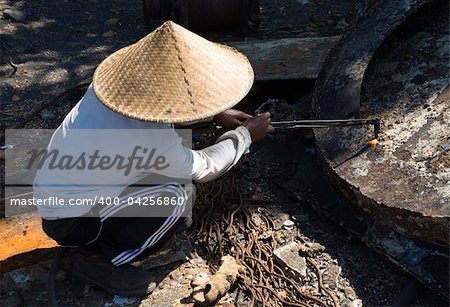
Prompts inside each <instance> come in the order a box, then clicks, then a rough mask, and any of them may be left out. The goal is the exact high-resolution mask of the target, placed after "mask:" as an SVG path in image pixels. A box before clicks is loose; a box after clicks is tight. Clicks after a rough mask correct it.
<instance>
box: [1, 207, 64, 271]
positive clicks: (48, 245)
mask: <svg viewBox="0 0 450 307" xmlns="http://www.w3.org/2000/svg"><path fill="white" fill-rule="evenodd" d="M57 246H58V244H57V243H56V242H55V241H53V240H52V239H50V238H49V237H48V236H47V235H46V234H45V233H44V232H43V231H42V227H41V218H40V217H39V215H38V214H37V213H33V214H25V215H20V216H14V217H8V218H4V219H0V270H1V272H5V271H9V270H12V269H15V268H18V267H20V266H23V265H27V264H31V263H35V262H37V261H40V260H42V259H37V257H36V256H34V255H33V254H35V255H41V254H42V250H43V249H52V248H55V247H57ZM33 252H36V253H33ZM25 255H26V256H25ZM19 258H20V259H21V260H18V259H19ZM13 259H17V261H12V260H13ZM14 262H15V263H14Z"/></svg>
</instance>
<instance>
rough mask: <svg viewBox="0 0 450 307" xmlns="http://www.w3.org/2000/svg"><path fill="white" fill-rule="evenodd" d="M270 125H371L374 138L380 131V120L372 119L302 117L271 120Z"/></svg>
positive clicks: (319, 126)
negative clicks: (298, 118) (288, 119)
mask: <svg viewBox="0 0 450 307" xmlns="http://www.w3.org/2000/svg"><path fill="white" fill-rule="evenodd" d="M271 125H272V127H274V128H276V129H301V128H333V127H351V126H363V125H373V127H374V135H375V138H378V134H379V132H380V125H381V123H380V120H379V119H378V118H373V119H304V120H290V121H278V122H277V121H275V122H271Z"/></svg>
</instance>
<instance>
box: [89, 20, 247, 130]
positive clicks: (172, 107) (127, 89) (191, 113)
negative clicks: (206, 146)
mask: <svg viewBox="0 0 450 307" xmlns="http://www.w3.org/2000/svg"><path fill="white" fill-rule="evenodd" d="M252 84H253V70H252V67H251V65H250V63H249V61H248V59H247V58H246V57H245V56H244V55H243V54H241V53H239V52H238V51H236V50H235V49H233V48H230V47H227V46H224V45H220V44H216V43H213V42H210V41H208V40H206V39H204V38H202V37H200V36H198V35H196V34H194V33H192V32H190V31H189V30H187V29H185V28H183V27H181V26H179V25H177V24H176V23H174V22H171V21H168V22H165V23H164V24H163V25H162V26H160V27H159V28H157V29H156V30H155V31H153V32H152V33H150V34H148V35H147V36H146V37H144V38H142V39H141V40H139V41H138V42H137V43H135V44H133V45H130V46H128V47H125V48H122V49H120V50H118V51H116V52H115V53H113V54H112V55H110V56H109V57H107V58H106V59H105V60H104V61H103V62H102V63H100V65H99V66H98V67H97V69H96V71H95V73H94V77H93V87H94V91H95V94H96V95H97V97H98V99H99V100H100V101H101V102H102V103H103V104H104V105H106V106H107V107H108V108H110V109H112V110H113V111H115V112H117V113H119V114H122V115H124V116H128V117H131V118H135V119H139V120H144V121H152V122H159V123H184V122H190V121H195V120H199V119H204V118H208V117H212V116H214V115H216V114H218V113H220V112H222V111H224V110H226V109H229V108H230V107H232V106H234V105H236V104H237V103H238V102H239V101H240V100H241V99H242V98H244V96H245V95H246V94H247V93H248V91H249V90H250V88H251V86H252Z"/></svg>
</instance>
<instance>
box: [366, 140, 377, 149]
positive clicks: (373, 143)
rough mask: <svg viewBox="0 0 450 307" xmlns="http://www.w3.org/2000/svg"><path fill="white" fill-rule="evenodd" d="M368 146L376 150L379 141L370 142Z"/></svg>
mask: <svg viewBox="0 0 450 307" xmlns="http://www.w3.org/2000/svg"><path fill="white" fill-rule="evenodd" d="M367 144H368V145H370V146H372V148H375V147H377V144H378V140H377V139H373V140H371V141H368V142H367Z"/></svg>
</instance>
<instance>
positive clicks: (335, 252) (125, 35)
mask: <svg viewBox="0 0 450 307" xmlns="http://www.w3.org/2000/svg"><path fill="white" fill-rule="evenodd" d="M261 5H262V14H263V18H261V20H259V23H256V24H254V25H252V27H251V32H250V33H249V35H248V36H249V38H250V39H252V38H258V39H265V38H274V37H286V36H303V37H306V36H328V35H330V36H331V35H337V34H341V33H342V32H343V31H344V30H345V29H346V28H347V27H348V26H349V24H350V23H351V20H352V1H319V0H317V1H312V0H310V1H308V0H291V1H289V0H286V1H261ZM5 8H17V9H21V10H23V11H24V12H25V13H26V14H27V16H28V17H27V19H26V20H25V21H24V22H11V21H9V20H6V19H4V18H3V17H2V16H0V35H1V36H0V44H1V45H0V46H1V49H0V52H1V53H0V64H1V66H0V102H1V104H2V106H1V107H2V118H1V123H2V127H3V128H8V127H11V126H12V125H17V124H21V123H24V120H25V119H27V115H29V114H32V113H33V111H34V110H36V109H38V108H39V107H40V106H41V105H43V104H45V103H47V102H48V101H50V100H51V99H53V98H54V97H55V96H56V95H58V94H60V93H61V92H62V91H64V90H65V89H67V88H69V87H71V86H74V85H76V84H79V83H80V82H83V81H86V80H89V79H90V78H91V75H92V73H93V71H94V69H95V67H96V65H98V63H99V62H100V61H101V60H102V59H104V58H105V57H106V56H107V55H108V54H110V53H111V52H113V51H115V50H117V49H119V48H121V47H123V46H125V45H128V44H131V43H133V42H135V41H137V40H138V39H139V38H141V37H143V36H144V35H145V34H146V33H148V32H149V31H150V30H151V29H152V25H150V26H147V25H145V24H144V22H143V16H142V11H141V1H137V0H133V1H120V0H111V1H102V0H83V1H68V0H61V1H43V0H36V1H8V0H0V10H3V9H5ZM211 35H212V34H211ZM212 37H216V38H217V37H218V36H217V35H212ZM234 38H235V37H233V36H232V35H231V36H229V35H228V36H226V37H224V39H234ZM311 85H312V82H311V81H305V82H304V83H301V84H300V85H299V84H288V85H287V86H284V87H283V86H282V87H277V89H278V90H275V87H276V86H274V89H273V90H267V87H271V86H272V85H271V84H270V83H265V84H258V85H256V86H255V92H256V94H255V96H254V97H253V99H254V100H255V101H256V102H255V101H254V103H256V104H257V103H260V100H261V99H263V98H268V97H267V94H268V93H269V96H275V97H278V96H284V97H287V98H289V103H291V105H284V107H281V108H280V109H277V110H275V115H276V116H279V118H283V116H300V117H305V116H306V115H307V113H308V108H309V106H308V103H309V98H308V97H309V96H308V95H304V94H305V93H306V92H307V90H308V89H309V88H310V87H311ZM277 86H279V84H277ZM292 88H295V89H296V90H298V92H296V93H294V94H292V92H293V91H292ZM286 91H288V92H289V93H286ZM81 94H82V93H81V92H76V91H75V92H74V93H73V95H72V96H68V97H65V99H64V100H62V101H59V102H58V104H55V105H52V106H50V107H49V108H46V109H45V110H43V111H42V112H40V113H38V114H37V115H36V116H35V117H34V118H33V119H32V120H30V121H29V122H27V123H26V125H25V127H27V128H55V127H56V126H57V125H58V124H59V123H60V122H61V120H62V118H63V117H64V116H65V114H67V112H68V111H69V110H70V108H71V107H72V105H74V104H75V103H76V102H77V99H79V97H80V95H81ZM258 94H259V95H260V96H258ZM250 102H252V101H250ZM316 160H317V154H316V151H315V148H314V141H313V137H312V133H311V131H303V132H300V131H298V132H292V133H289V134H275V135H272V136H271V137H270V138H268V139H266V140H265V141H264V142H261V143H260V144H258V145H256V146H254V147H253V149H252V152H251V153H250V154H249V155H248V156H247V158H246V160H245V161H244V163H242V164H241V165H240V166H239V167H238V168H236V170H235V171H236V172H239V171H240V172H245V173H246V174H247V176H246V178H245V181H246V183H247V185H248V188H249V191H248V193H249V195H259V196H263V197H264V198H265V199H268V200H270V202H267V203H263V204H258V205H255V206H259V207H261V208H262V209H261V210H262V212H264V211H265V212H272V214H273V216H274V217H275V218H278V219H279V220H280V221H281V222H283V221H285V220H287V219H289V220H293V221H294V222H295V228H294V231H296V233H298V234H297V236H298V239H301V240H303V241H304V242H310V243H311V242H313V243H314V242H315V243H319V244H320V245H321V246H323V247H324V251H323V252H321V253H319V254H317V255H316V256H315V260H316V261H317V262H318V264H319V267H320V268H321V269H323V270H324V271H328V272H334V273H333V274H329V275H328V278H327V279H326V280H325V283H326V284H327V287H329V288H330V289H332V292H333V293H334V294H335V295H336V296H337V297H338V298H339V300H340V303H341V304H342V305H344V306H360V305H361V304H362V305H365V306H387V305H392V302H394V301H395V299H396V298H398V295H399V293H400V292H401V290H402V289H403V288H404V287H405V286H406V285H408V284H410V283H411V278H410V277H409V276H408V275H406V274H404V273H403V272H401V271H400V270H399V269H398V268H396V267H395V266H394V265H392V264H391V263H390V262H389V261H387V260H386V259H384V258H383V256H381V255H378V254H376V253H374V252H373V251H372V250H370V249H369V248H367V247H366V246H364V245H363V244H361V243H360V242H359V241H358V240H355V239H354V238H353V237H352V236H351V235H349V234H348V233H346V232H344V231H343V230H342V229H341V228H340V227H339V226H338V225H334V224H332V223H331V222H330V221H329V220H327V219H325V218H324V217H322V216H321V215H320V214H318V213H317V212H316V211H314V210H313V209H311V206H310V205H311V204H312V203H314V202H337V201H339V197H338V196H337V195H336V193H335V192H334V190H333V189H332V188H331V186H330V185H329V184H328V182H327V180H326V178H325V176H324V174H323V172H322V171H321V169H320V168H319V166H318V164H317V162H316ZM278 231H279V232H280V233H281V239H280V242H278V243H279V244H280V246H282V245H285V244H288V243H289V242H290V240H292V239H293V237H294V235H293V234H292V230H286V229H284V228H283V227H280V229H278ZM177 242H178V244H180V246H181V247H180V250H182V253H179V254H176V255H172V254H170V255H169V256H167V258H168V259H169V260H168V262H171V263H169V264H166V265H163V266H159V267H157V268H154V269H153V271H154V272H155V274H156V275H158V276H160V277H161V278H163V281H162V282H161V284H160V285H159V286H158V288H157V290H156V291H155V292H154V294H152V295H151V296H149V297H147V298H137V297H121V296H114V295H110V294H108V293H105V292H104V291H103V290H101V289H99V288H98V287H96V286H93V285H86V284H84V283H81V282H79V281H77V280H75V279H73V278H72V277H71V276H70V274H68V272H67V271H68V266H69V265H70V264H67V263H66V264H65V263H63V264H62V265H61V269H60V270H59V271H58V273H57V287H56V292H57V297H58V301H59V304H60V305H61V306H86V305H88V306H105V307H109V306H169V305H177V304H178V305H179V304H182V303H185V304H192V302H191V301H189V300H184V301H183V300H182V302H180V299H183V298H187V297H188V296H189V293H190V286H189V284H190V280H191V279H192V277H193V276H194V275H195V274H197V273H199V272H202V271H205V270H207V263H206V262H205V260H204V259H202V258H201V257H198V256H193V254H192V253H191V251H192V249H195V246H193V245H192V244H191V243H190V242H188V241H186V240H183V237H180V238H178V241H177ZM173 250H174V249H172V251H173ZM169 252H170V251H169ZM52 260H53V259H43V262H42V263H39V264H36V265H33V266H30V267H25V268H22V269H19V270H16V271H13V272H9V273H6V274H3V275H2V276H1V280H0V282H1V283H0V286H1V291H0V305H1V306H42V305H47V304H48V297H47V289H46V284H47V274H48V271H49V268H50V266H51V262H52ZM175 260H177V261H175ZM173 261H175V262H173ZM307 274H308V278H306V279H305V286H306V287H310V288H311V289H315V288H317V277H316V274H315V273H314V271H313V270H312V269H311V268H310V267H308V268H307ZM419 289H421V291H418V292H417V293H416V295H413V297H415V298H414V299H413V301H412V302H411V303H410V305H411V306H444V305H447V303H445V302H444V301H442V300H440V299H439V298H438V297H436V296H435V295H434V294H433V293H431V292H429V291H427V290H424V289H423V288H420V287H419ZM234 294H235V292H233V293H232V294H231V295H229V296H228V297H227V298H226V299H225V300H223V301H221V303H223V305H226V304H230V303H231V304H238V302H239V305H243V306H244V305H245V301H239V300H238V299H236V297H238V296H237V295H236V296H233V295H234ZM177 302H178V303H177Z"/></svg>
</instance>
